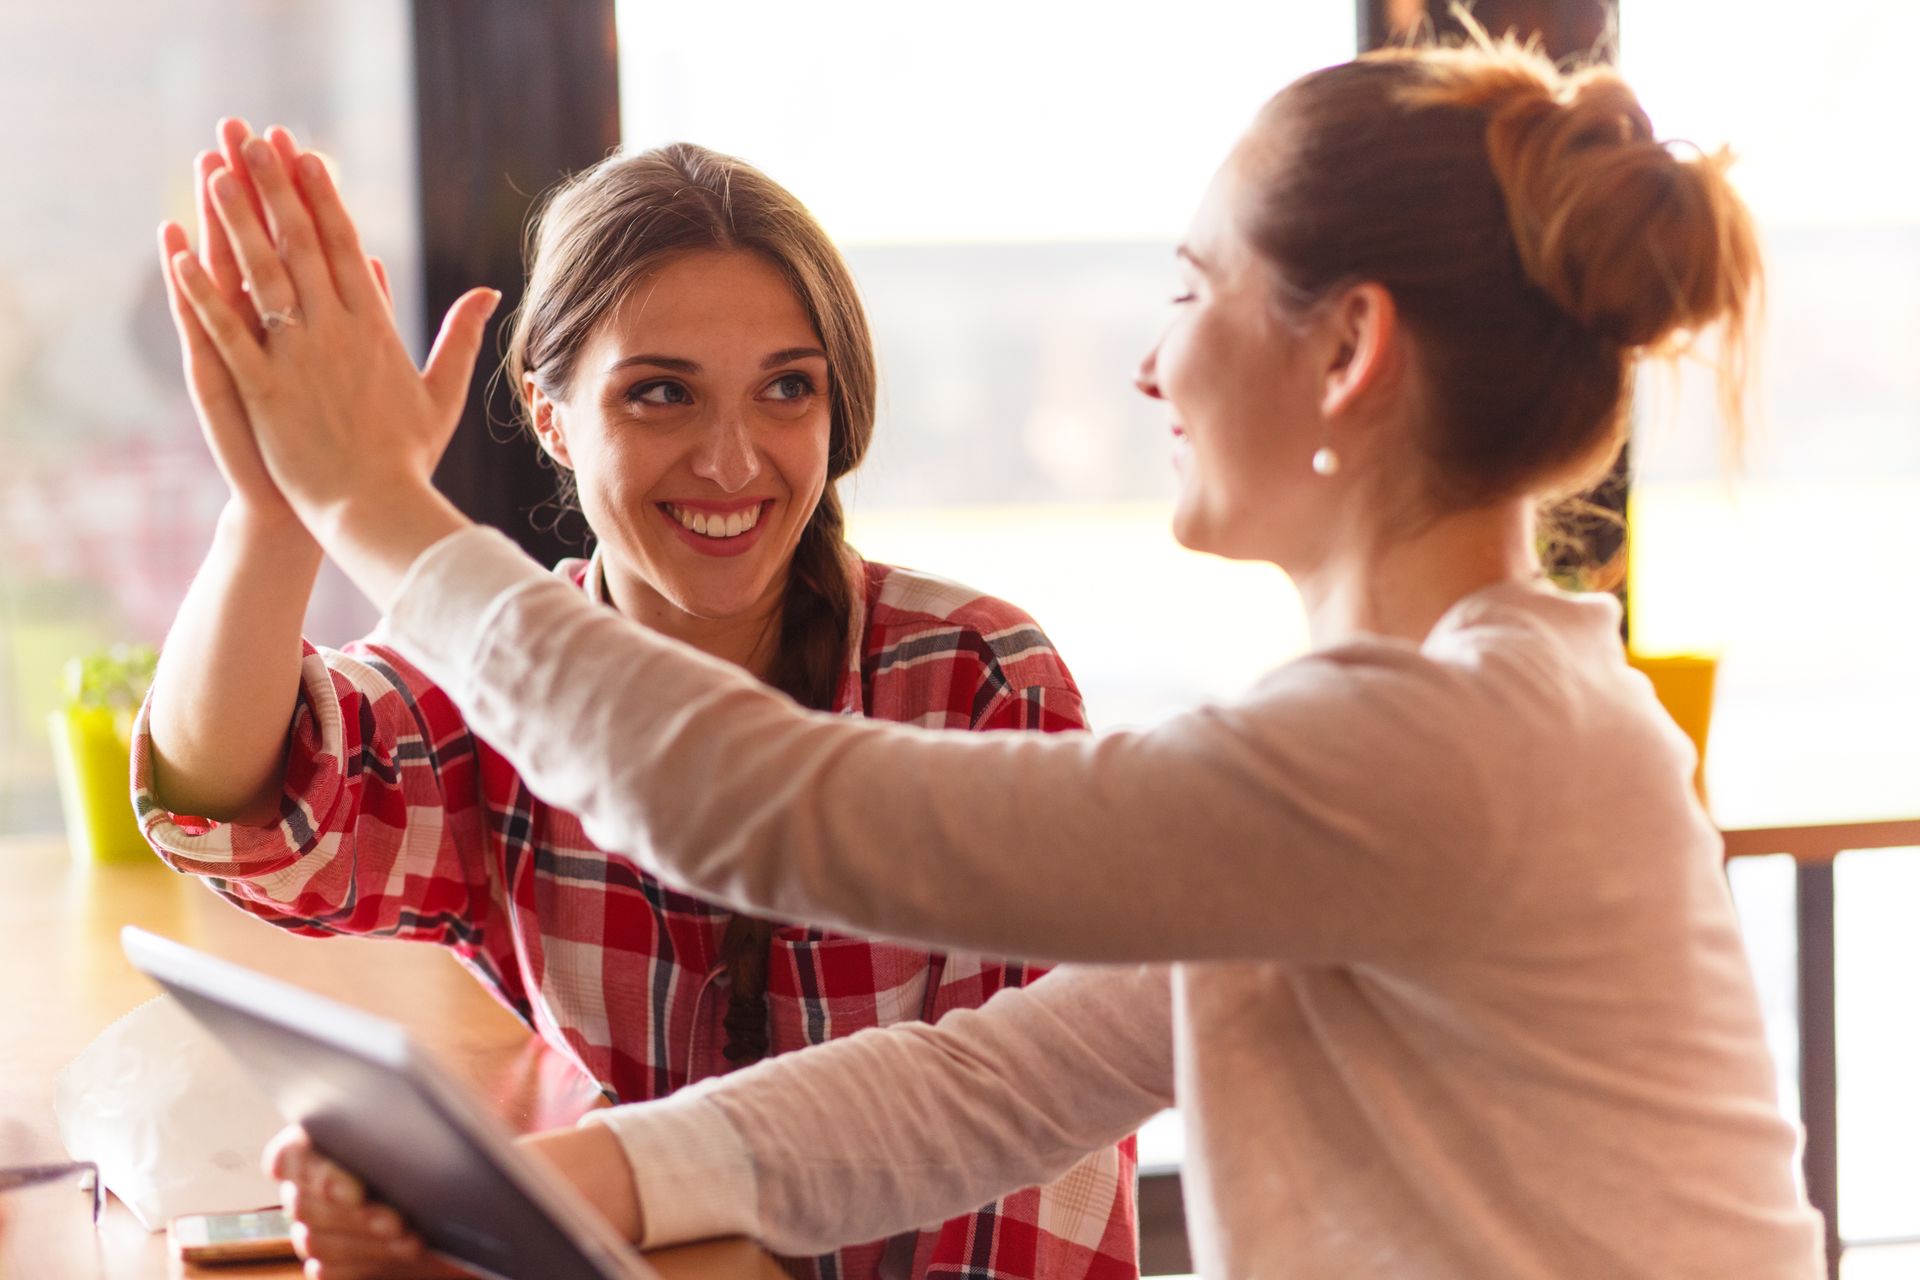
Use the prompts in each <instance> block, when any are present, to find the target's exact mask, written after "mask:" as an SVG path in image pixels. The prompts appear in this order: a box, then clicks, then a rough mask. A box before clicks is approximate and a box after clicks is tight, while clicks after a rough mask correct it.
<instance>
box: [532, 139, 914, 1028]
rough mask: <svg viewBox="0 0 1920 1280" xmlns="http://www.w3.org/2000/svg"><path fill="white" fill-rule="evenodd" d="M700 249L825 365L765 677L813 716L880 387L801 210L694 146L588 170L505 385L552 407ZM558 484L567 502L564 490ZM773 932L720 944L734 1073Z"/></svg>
mask: <svg viewBox="0 0 1920 1280" xmlns="http://www.w3.org/2000/svg"><path fill="white" fill-rule="evenodd" d="M713 249H740V250H746V251H749V252H752V253H757V254H759V255H760V256H761V257H762V258H764V259H766V261H767V262H769V263H771V264H772V265H773V266H774V267H775V268H776V269H778V270H779V272H780V273H781V275H783V276H784V277H785V278H786V280H787V283H788V284H789V285H790V286H791V287H792V289H793V292H794V296H795V297H796V298H798V299H799V301H800V304H801V306H803V307H804V308H805V309H806V312H807V317H808V319H809V320H811V321H812V323H813V327H814V330H815V332H816V333H818V334H819V337H820V343H821V345H822V346H823V347H824V348H825V350H826V353H827V370H828V383H829V386H828V405H829V409H830V414H831V425H830V428H829V436H828V445H827V486H826V489H825V491H824V492H823V493H822V494H821V497H820V503H819V505H818V506H817V507H815V508H814V512H813V515H812V517H811V518H809V519H808V521H807V524H806V527H805V529H804V530H802V532H801V535H800V542H799V545H798V546H797V547H796V548H795V550H794V555H793V564H792V566H791V568H790V571H789V573H788V576H787V586H786V592H785V595H784V597H783V598H782V600H781V608H780V635H779V646H778V649H777V651H776V654H775V657H774V664H773V669H772V671H771V672H770V673H769V675H768V682H769V683H770V684H772V685H773V686H774V687H775V688H777V689H780V690H781V691H782V692H784V693H786V694H788V695H789V696H790V697H792V698H794V699H795V700H796V701H798V702H800V703H801V704H802V705H804V706H808V707H812V708H814V709H816V710H826V709H828V708H830V707H831V705H832V702H833V696H834V693H835V691H836V689H837V687H838V684H839V677H840V671H841V666H842V663H843V662H844V660H845V656H846V649H847V642H848V630H849V628H850V626H851V618H852V611H853V584H852V582H851V581H850V580H849V577H848V573H847V562H846V554H845V546H846V543H845V536H846V521H845V516H844V513H843V512H842V510H841V507H840V498H839V495H838V493H837V492H836V490H835V487H834V482H835V481H836V480H838V479H839V478H840V477H842V476H844V475H846V474H847V473H848V472H849V471H851V470H853V469H854V467H856V466H858V465H859V464H860V460H861V459H862V458H863V457H865V456H866V452H867V446H868V445H869V444H870V443H871V441H872V439H873V419H874V406H875V399H876V394H877V390H876V387H877V381H878V378H877V374H876V371H875V367H874V358H873V339H872V337H871V335H870V333H869V332H868V328H867V317H866V312H865V310H864V309H863V308H862V307H861V305H860V297H859V294H858V292H857V290H856V289H855V288H854V283H853V276H852V274H851V273H850V272H849V271H848V270H847V265H846V262H845V261H844V260H843V259H842V258H841V257H840V253H839V251H838V250H837V249H835V248H834V246H833V242H832V241H831V240H830V239H828V238H827V234H826V232H825V231H823V230H822V229H821V227H820V224H819V223H818V222H816V221H815V220H814V217H813V215H812V214H811V213H809V212H808V211H807V208H806V206H805V205H803V204H801V203H800V201H799V200H797V199H795V198H794V196H793V195H792V193H790V192H789V191H787V190H786V188H784V187H782V186H781V185H780V184H779V183H777V182H775V181H773V180H772V179H771V178H769V177H767V176H766V175H765V174H763V173H761V172H760V171H759V170H758V169H755V168H754V167H753V166H752V165H749V164H746V163H745V162H743V161H740V160H736V159H734V158H733V157H731V156H725V155H721V154H719V153H717V152H714V151H709V150H707V149H706V148H705V147H699V146H695V145H693V144H691V143H685V142H676V143H672V144H670V145H668V146H664V147H659V148H656V149H654V150H652V151H645V152H641V153H639V154H637V155H632V156H612V157H609V158H608V159H606V160H603V161H601V162H600V163H599V164H597V165H595V166H594V167H593V168H591V169H588V170H586V171H585V172H583V173H581V174H578V175H576V176H575V177H573V178H571V179H570V180H568V181H567V182H565V183H563V184H562V185H561V186H560V187H558V188H557V189H555V190H554V191H553V192H552V193H551V194H550V195H549V196H548V198H547V200H546V203H545V204H544V206H543V207H542V208H541V210H540V212H539V213H538V214H537V215H536V216H535V218H534V220H533V222H532V223H531V224H530V225H529V228H528V254H527V256H528V276H527V288H526V295H525V298H524V299H523V301H522V302H521V305H520V307H519V309H518V310H517V311H516V312H515V314H514V316H513V320H512V323H511V326H510V328H509V331H508V340H507V357H506V374H507V376H508V377H509V378H511V379H512V381H513V387H514V390H515V392H516V394H518V395H520V396H521V401H522V406H523V409H524V408H525V379H526V377H527V376H529V375H530V376H531V377H532V379H533V380H534V382H535V383H536V384H537V385H538V386H539V387H540V389H541V390H542V391H544V392H545V393H546V394H548V395H549V396H553V397H556V398H564V397H565V395H566V394H567V390H568V388H569V386H570V385H571V383H572V381H573V376H574V373H575V364H576V361H577V360H578V358H579V355H580V351H581V349H582V348H583V347H584V346H585V345H586V342H587V340H588V339H589V338H590V337H591V336H592V335H593V333H594V332H595V331H596V330H597V329H598V328H599V326H600V325H601V323H602V322H603V321H604V320H605V319H606V318H607V317H608V316H610V315H611V314H612V313H613V312H614V310H615V308H617V307H618V306H619V305H620V304H621V302H622V301H623V300H624V299H625V298H626V297H627V294H628V292H629V291H630V290H631V289H632V288H633V286H634V285H635V284H636V283H637V282H638V281H639V280H640V279H641V278H642V277H643V276H645V275H647V274H648V273H650V272H653V271H657V270H659V269H660V268H661V267H662V266H664V265H666V263H667V262H668V261H669V260H670V259H672V258H674V257H675V256H677V255H679V254H683V253H689V252H695V251H700V250H713ZM528 425H529V427H530V426H531V424H530V423H529V424H528ZM562 485H563V495H564V494H565V493H566V491H567V489H568V487H569V481H568V479H567V478H566V477H565V476H564V475H563V479H562ZM771 930H772V926H771V925H769V924H768V923H766V922H764V921H758V920H751V919H748V918H746V917H740V918H737V919H735V920H734V921H733V922H731V923H730V924H729V926H728V928H727V931H726V937H725V940H724V942H723V944H722V953H723V956H724V958H725V960H726V963H727V969H728V973H729V976H730V977H731V978H732V984H733V1007H731V1008H730V1009H729V1011H728V1014H727V1027H728V1041H729V1043H728V1045H727V1050H726V1053H727V1056H728V1058H729V1059H732V1060H734V1061H741V1060H752V1059H754V1058H759V1057H761V1056H764V1054H765V1052H766V1047H767V1046H766V1014H765V977H766V949H767V941H768V938H769V937H770V935H771Z"/></svg>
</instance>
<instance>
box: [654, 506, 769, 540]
mask: <svg viewBox="0 0 1920 1280" xmlns="http://www.w3.org/2000/svg"><path fill="white" fill-rule="evenodd" d="M665 505H666V508H667V514H668V515H670V516H672V517H673V518H674V519H675V520H678V521H679V522H680V526H681V527H682V528H683V529H687V530H689V531H690V532H693V533H697V534H700V535H701V536H702V537H707V538H737V537H739V536H740V535H741V534H743V533H745V532H747V530H749V529H751V528H753V527H754V526H755V525H757V524H759V523H760V508H759V507H757V506H756V507H748V508H747V509H746V510H745V511H736V512H734V513H733V514H731V515H726V516H723V515H721V514H719V513H718V512H715V513H714V514H713V515H711V516H709V515H708V514H707V513H706V512H704V511H686V510H683V509H682V508H680V507H676V506H674V505H673V504H672V503H667V504H665Z"/></svg>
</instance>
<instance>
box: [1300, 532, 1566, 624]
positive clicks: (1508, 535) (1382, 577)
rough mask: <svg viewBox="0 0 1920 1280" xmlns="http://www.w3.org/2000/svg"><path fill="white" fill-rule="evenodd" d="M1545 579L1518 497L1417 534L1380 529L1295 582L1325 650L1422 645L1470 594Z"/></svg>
mask: <svg viewBox="0 0 1920 1280" xmlns="http://www.w3.org/2000/svg"><path fill="white" fill-rule="evenodd" d="M1539 575H1540V561H1539V554H1538V552H1537V551H1536V549H1535V547H1534V522H1533V510H1532V507H1531V505H1530V504H1529V502H1528V501H1527V500H1525V499H1512V500H1509V501H1506V502H1501V503H1496V504H1494V505H1493V506H1488V507H1479V508H1475V509H1474V510H1471V511H1456V512H1453V513H1450V514H1448V515H1445V516H1442V517H1440V518H1438V519H1436V520H1433V521H1431V522H1430V523H1428V524H1426V525H1425V526H1424V527H1422V528H1420V529H1418V530H1415V531H1414V532H1412V533H1411V534H1407V533H1404V532H1401V533H1398V534H1389V533H1387V532H1386V531H1383V530H1380V529H1377V528H1376V529H1372V530H1370V531H1368V533H1367V534H1366V535H1365V536H1355V537H1349V538H1344V539H1341V540H1340V541H1338V542H1337V543H1336V545H1335V546H1334V547H1333V548H1332V549H1331V550H1330V551H1329V554H1328V555H1327V556H1326V557H1325V558H1324V559H1323V560H1322V561H1321V563H1319V564H1318V565H1316V566H1314V567H1313V568H1312V569H1311V570H1310V571H1308V572H1306V573H1302V574H1297V575H1295V579H1294V580H1295V583H1296V585H1297V586H1298V587H1299V589H1300V594H1301V598H1302V600H1303V601H1304V602H1305V604H1306V609H1307V627H1308V632H1309V634H1310V636H1311V637H1312V642H1313V645H1314V647H1316V648H1322V647H1325V646H1327V645H1332V644H1338V643H1340V642H1342V641H1344V640H1348V639H1351V638H1352V637H1354V636H1356V635H1360V634H1363V633H1364V634H1368V635H1377V636H1390V637H1395V638H1398V639H1402V640H1411V641H1413V642H1415V643H1416V644H1417V643H1419V642H1420V641H1422V640H1424V639H1426V637H1427V633H1428V632H1430V631H1432V630H1433V626H1434V624H1435V623H1436V622H1438V621H1440V619H1441V617H1442V616H1443V615H1444V614H1445V613H1446V612H1447V610H1449V609H1451V608H1452V607H1453V606H1454V605H1455V604H1457V603H1459V601H1460V600H1462V599H1463V598H1465V597H1466V596H1469V595H1471V594H1473V593H1474V592H1476V591H1479V590H1481V589H1483V588H1485V587H1490V586H1493V585H1495V584H1496V583H1501V582H1528V581H1532V580H1533V579H1535V578H1537V577H1539Z"/></svg>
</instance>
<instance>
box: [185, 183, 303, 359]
mask: <svg viewBox="0 0 1920 1280" xmlns="http://www.w3.org/2000/svg"><path fill="white" fill-rule="evenodd" d="M208 186H209V188H210V189H211V190H212V192H213V207H214V211H215V212H216V213H218V214H219V215H220V225H221V226H222V227H224V228H226V232H227V239H228V241H229V242H230V243H231V244H232V245H233V252H234V257H235V258H236V259H237V260H238V261H239V264H240V274H241V275H242V276H243V277H245V279H246V282H247V292H248V293H249V294H251V295H252V296H253V305H254V308H255V310H257V311H258V312H259V313H260V316H261V318H262V319H265V318H266V316H267V315H268V314H269V313H271V312H281V313H286V314H297V311H298V308H299V306H300V293H299V290H298V289H296V288H295V287H294V283H293V277H292V276H290V275H288V274H287V269H286V266H285V264H284V263H282V262H281V261H280V255H279V253H278V252H277V251H275V249H274V247H273V242H272V241H271V240H270V239H268V237H267V229H266V227H265V226H263V225H262V224H261V222H260V220H259V219H258V218H257V217H255V216H254V212H253V208H252V206H251V204H249V202H248V197H247V193H246V189H245V188H244V187H242V186H241V184H240V179H239V178H238V177H236V176H235V175H234V172H233V170H231V169H222V170H221V171H220V172H219V173H216V174H214V175H213V180H212V181H211V182H210V183H209V184H208ZM189 296H191V295H189ZM202 319H203V321H204V317H202ZM208 332H210V333H212V332H213V326H212V325H208ZM214 337H215V341H216V342H217V341H218V339H219V335H218V334H217V333H215V335H214ZM223 353H224V352H223Z"/></svg>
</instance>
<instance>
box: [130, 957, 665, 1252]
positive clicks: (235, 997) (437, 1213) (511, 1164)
mask: <svg viewBox="0 0 1920 1280" xmlns="http://www.w3.org/2000/svg"><path fill="white" fill-rule="evenodd" d="M120 944H121V946H122V947H123V948H124V949H125V951H126V953H127V959H128V960H130V961H132V962H133V966H134V968H136V969H138V970H140V971H141V972H142V973H145V974H147V975H148V976H149V977H151V978H153V979H154V980H155V981H156V982H158V983H159V984H160V985H161V986H163V987H165V988H166V989H167V991H168V992H169V993H171V994H172V995H173V997H174V999H176V1000H178V1001H179V1002H180V1003H181V1005H182V1006H184V1007H185V1008H186V1010H187V1012H189V1013H191V1014H192V1015H193V1016H194V1018H195V1019H197V1020H198V1021H199V1022H201V1023H202V1024H203V1025H205V1026H206V1028H207V1029H208V1030H209V1031H211V1032H212V1033H213V1035H214V1036H215V1037H216V1038H217V1039H218V1040H219V1041H220V1042H221V1043H222V1044H223V1045H225V1046H226V1048H227V1050H228V1052H230V1053H231V1054H232V1055H233V1056H234V1058H235V1059H237V1060H238V1061H239V1063H240V1064H241V1066H242V1067H244V1068H245V1069H246V1070H247V1072H248V1073H249V1074H250V1075H252V1076H253V1077H254V1079H256V1080H257V1081H258V1082H259V1084H260V1087H261V1088H262V1089H263V1090H264V1091H265V1092H266V1094H267V1096H268V1097H269V1098H271V1099H272V1100H273V1103H274V1105H275V1106H277V1107H278V1108H279V1109H280V1112H281V1114H283V1115H285V1116H286V1118H287V1119H288V1120H290V1121H297V1122H298V1123H299V1124H301V1125H302V1126H303V1127H305V1129H306V1131H307V1133H308V1135H309V1136H310V1137H311V1138H312V1139H313V1145H314V1146H315V1148H316V1149H318V1150H319V1151H321V1152H322V1153H324V1154H325V1155H326V1156H327V1157H328V1158H329V1159H331V1160H333V1161H335V1162H336V1163H338V1164H340V1165H341V1166H343V1167H344V1168H347V1169H349V1170H351V1171H352V1172H353V1173H354V1174H356V1175H357V1176H359V1177H360V1178H361V1179H362V1180H363V1181H364V1182H365V1183H366V1184H367V1189H368V1190H369V1191H370V1192H371V1193H372V1194H374V1195H375V1196H378V1197H379V1198H380V1199H382V1200H384V1201H386V1202H387V1203H388V1204H390V1205H392V1206H393V1207H394V1208H395V1209H397V1210H399V1211H400V1213H401V1215H402V1216H403V1217H405V1218H406V1220H407V1223H408V1225H410V1226H411V1227H412V1228H413V1230H414V1231H415V1232H417V1233H418V1234H419V1236H420V1238H421V1239H422V1241H424V1242H425V1243H426V1245H427V1247H428V1248H430V1249H433V1250H434V1251H435V1252H437V1253H441V1254H444V1255H446V1256H447V1257H448V1258H451V1259H453V1260H454V1261H456V1262H459V1263H461V1264H462V1265H464V1266H467V1267H471V1268H473V1269H474V1270H476V1271H478V1272H480V1273H481V1274H483V1275H486V1276H492V1277H497V1278H498V1280H657V1277H658V1276H659V1272H658V1271H656V1270H655V1269H654V1268H652V1267H650V1266H648V1265H647V1263H646V1262H645V1261H644V1260H643V1259H641V1257H640V1256H639V1254H638V1253H636V1252H635V1251H634V1249H633V1248H632V1246H630V1245H629V1244H628V1243H627V1242H626V1241H624V1240H622V1239H621V1238H620V1237H619V1235H618V1234H617V1233H616V1232H615V1231H614V1230H613V1228H612V1227H610V1226H608V1225H607V1223H606V1222H605V1221H604V1220H603V1219H602V1218H601V1217H600V1216H599V1215H598V1214H596V1213H595V1212H594V1211H593V1210H592V1209H590V1208H588V1207H587V1205H586V1204H585V1203H584V1202H583V1201H582V1200H580V1198H579V1197H578V1194H577V1193H576V1192H575V1191H574V1190H573V1189H572V1188H571V1187H570V1186H568V1185H567V1183H566V1182H565V1180H564V1179H562V1178H561V1177H560V1176H559V1175H558V1174H557V1173H555V1172H554V1171H553V1170H551V1169H549V1168H547V1167H546V1166H544V1165H541V1164H539V1163H538V1162H537V1161H536V1160H533V1159H531V1158H529V1157H528V1156H526V1155H524V1154H523V1153H522V1152H521V1151H519V1150H518V1149H517V1148H516V1147H515V1145H514V1142H513V1138H512V1136H511V1135H510V1134H509V1133H508V1132H507V1130H506V1128H505V1126H503V1125H502V1124H501V1123H500V1122H499V1121H498V1120H496V1119H495V1118H494V1117H493V1116H492V1115H491V1114H489V1113H488V1111H487V1109H486V1107H485V1106H484V1105H483V1104H482V1103H480V1102H479V1101H478V1100H477V1099H475V1098H474V1097H473V1096H472V1094H471V1093H469V1091H468V1090H467V1089H466V1088H464V1087H463V1086H461V1085H459V1084H457V1083H456V1082H455V1081H453V1080H452V1079H451V1078H450V1077H448V1076H447V1075H446V1073H444V1072H443V1071H441V1070H439V1069H438V1068H437V1067H435V1066H434V1064H433V1063H432V1062H431V1061H429V1060H428V1059H427V1057H426V1056H425V1055H424V1054H422V1053H421V1052H420V1050H419V1048H418V1047H417V1046H415V1045H414V1044H413V1043H412V1041H411V1040H410V1039H409V1038H408V1036H407V1034H406V1032H405V1031H403V1030H401V1028H399V1027H398V1026H396V1025H394V1024H393V1023H391V1022H388V1021H386V1020H385V1019H382V1018H376V1017H374V1016H372V1015H371V1014H367V1013H362V1012H361V1011H360V1010H358V1009H351V1008H348V1007H347V1006H345V1005H341V1004H336V1003H335V1002H333V1001H331V1000H327V999H324V998H322V997H320V996H317V995H314V994H313V993H312V992H309V991H303V990H301V989H300V988H298V987H293V986H289V985H288V984H286V983H284V982H280V981H277V980H276V979H273V978H269V977H266V976H265V975H264V974H260V973H255V972H254V971H252V970H250V969H245V968H242V967H241V966H239V965H235V964H229V963H227V962H226V961H224V960H218V959H215V958H214V957H212V956H210V955H206V954H204V953H203V952H199V951H195V950H193V949H192V948H190V947H184V946H181V945H180V944H179V943H177V942H172V941H169V940H168V939H166V938H162V937H159V936H157V935H155V934H151V933H147V932H145V931H144V930H141V929H135V928H133V927H131V926H129V927H127V928H125V929H122V930H121V931H120Z"/></svg>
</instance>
